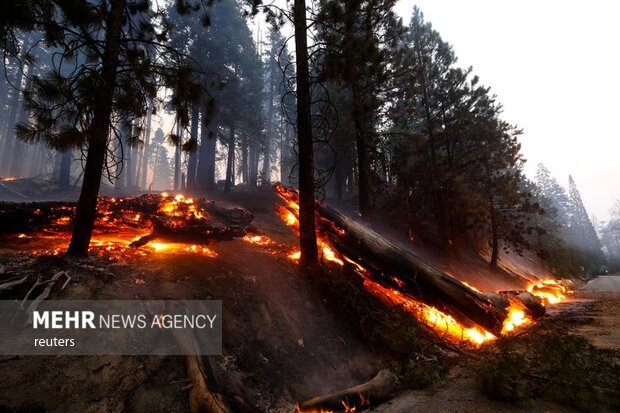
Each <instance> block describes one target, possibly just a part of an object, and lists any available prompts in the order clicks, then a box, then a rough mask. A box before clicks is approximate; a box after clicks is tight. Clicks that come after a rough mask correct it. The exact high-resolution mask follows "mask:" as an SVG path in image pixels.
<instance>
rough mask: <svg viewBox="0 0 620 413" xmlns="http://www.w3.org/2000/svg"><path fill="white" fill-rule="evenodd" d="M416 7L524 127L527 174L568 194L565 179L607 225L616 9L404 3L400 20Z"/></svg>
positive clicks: (618, 166)
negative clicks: (545, 178)
mask: <svg viewBox="0 0 620 413" xmlns="http://www.w3.org/2000/svg"><path fill="white" fill-rule="evenodd" d="M414 5H417V6H418V7H420V9H421V10H422V12H423V13H424V15H425V18H426V20H428V21H430V22H432V24H433V27H434V28H435V29H436V30H438V31H439V32H440V33H441V34H442V37H443V38H444V39H445V40H446V41H448V42H449V43H451V44H452V46H453V47H454V50H455V52H456V54H457V56H458V58H459V62H460V65H461V66H470V65H471V66H473V67H474V71H475V73H476V74H478V75H479V76H480V79H481V82H482V83H483V84H485V85H488V86H491V88H492V89H491V91H492V92H493V93H495V94H497V95H498V98H499V101H500V102H502V104H503V106H504V116H503V117H504V118H505V119H506V120H508V121H509V122H513V123H515V124H517V125H518V126H519V127H520V128H522V129H523V130H524V134H523V135H522V136H521V138H520V141H521V143H522V153H523V155H524V157H525V158H526V159H527V160H528V162H527V163H526V167H525V172H526V174H527V175H528V176H529V177H530V178H533V177H534V173H535V171H536V167H537V165H538V163H543V164H545V166H546V167H547V168H548V169H549V170H550V171H551V173H552V174H553V175H555V176H556V177H557V178H558V180H559V182H560V183H561V184H562V185H563V186H565V187H566V186H567V184H568V175H569V174H571V175H572V176H573V178H574V179H575V181H576V182H577V184H578V185H579V188H580V189H581V192H582V196H583V199H584V202H585V204H586V207H587V208H588V211H589V212H590V214H591V215H595V216H596V217H597V218H598V219H600V220H605V219H608V218H609V215H610V209H611V208H612V206H613V204H614V202H615V200H617V199H618V198H620V185H618V184H617V177H618V176H620V162H619V161H618V154H619V153H620V136H619V135H620V131H618V129H617V127H615V125H614V124H613V122H614V121H615V119H616V118H617V116H618V113H619V111H620V107H619V105H618V101H617V96H618V95H620V79H619V78H618V77H617V76H615V75H614V72H616V71H617V70H618V68H619V66H620V52H619V49H618V39H620V26H619V25H618V24H617V16H618V15H620V3H618V2H613V1H606V0H594V1H590V2H587V4H586V3H583V2H577V1H560V0H547V1H542V2H541V1H535V0H522V1H502V2H498V1H492V0H470V1H466V2H464V1H459V0H401V1H400V2H399V3H398V4H397V6H396V11H397V12H398V14H399V15H400V16H402V17H403V21H404V22H405V23H407V22H408V21H409V18H410V16H411V11H412V9H413V6H414Z"/></svg>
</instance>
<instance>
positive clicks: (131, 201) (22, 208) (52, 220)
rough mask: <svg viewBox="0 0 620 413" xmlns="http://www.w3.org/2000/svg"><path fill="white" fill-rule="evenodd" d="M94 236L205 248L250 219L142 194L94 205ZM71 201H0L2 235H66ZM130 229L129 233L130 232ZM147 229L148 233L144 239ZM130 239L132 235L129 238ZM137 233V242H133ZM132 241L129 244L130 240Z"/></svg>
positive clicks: (234, 211)
mask: <svg viewBox="0 0 620 413" xmlns="http://www.w3.org/2000/svg"><path fill="white" fill-rule="evenodd" d="M97 213H98V217H97V221H96V222H95V235H100V234H122V235H123V237H121V238H126V237H127V236H128V235H129V236H131V238H129V239H128V240H127V242H126V243H124V244H123V247H126V246H127V245H129V246H131V247H135V248H137V247H141V246H143V245H146V244H148V243H149V242H150V241H153V240H155V239H161V240H164V241H168V242H177V243H185V244H191V245H201V244H202V245H204V244H208V243H209V242H210V241H213V240H217V241H221V240H230V239H232V238H241V237H243V236H245V235H246V234H247V230H248V229H249V226H250V224H251V222H252V220H253V219H254V217H253V215H252V214H251V213H250V212H249V211H247V210H245V209H243V208H238V207H229V206H227V205H223V204H221V203H216V202H214V201H208V200H205V199H196V200H194V199H191V198H185V197H183V196H182V195H177V196H176V197H172V196H168V195H155V194H149V195H142V196H139V197H135V198H118V199H117V198H100V199H99V201H98V205H97ZM74 215H75V203H70V202H44V203H24V204H16V203H7V202H3V203H0V236H14V235H17V234H19V238H21V237H23V238H24V240H25V239H27V235H26V234H30V233H34V232H38V233H39V234H41V235H48V236H50V235H51V236H54V235H61V234H63V235H64V236H68V233H69V232H70V230H71V225H72V221H73V216H74ZM128 230H130V231H128ZM145 231H149V233H148V234H147V235H144V232H145ZM132 235H133V236H132ZM136 235H138V239H135V237H136ZM132 238H134V241H133V242H131V239H132Z"/></svg>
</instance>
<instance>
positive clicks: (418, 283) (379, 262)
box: [276, 185, 544, 335]
mask: <svg viewBox="0 0 620 413" xmlns="http://www.w3.org/2000/svg"><path fill="white" fill-rule="evenodd" d="M276 189H277V190H278V191H279V192H280V193H283V194H284V195H285V197H286V198H287V199H293V200H294V201H295V202H296V201H297V199H298V198H297V193H296V192H295V191H293V190H290V189H288V188H285V187H283V186H281V185H278V186H277V187H276ZM316 222H317V227H318V230H319V232H320V233H321V234H322V236H323V237H325V239H326V240H327V241H328V242H329V243H330V244H331V245H332V246H333V247H334V248H335V249H336V250H337V251H338V252H339V253H340V254H342V255H344V256H345V257H347V258H349V259H350V260H352V261H353V262H355V263H358V264H360V265H361V266H362V267H363V268H364V270H365V274H364V275H365V276H367V277H368V278H369V279H371V280H372V281H374V282H376V283H378V284H380V285H382V286H383V287H386V288H393V289H396V290H398V291H400V292H401V293H402V294H404V295H405V296H409V297H411V298H413V299H415V300H418V301H421V302H423V303H425V304H427V305H430V306H433V307H435V308H437V309H439V310H441V311H443V312H444V313H447V314H449V315H451V316H452V317H454V318H455V319H456V320H457V321H459V322H460V323H462V324H463V325H465V326H470V327H473V326H474V325H476V324H477V325H480V326H482V327H483V328H485V329H486V330H488V331H489V332H491V333H493V334H495V335H500V334H501V332H502V329H503V324H504V320H506V317H507V315H508V307H509V305H510V300H508V296H504V297H501V298H502V299H501V300H500V299H493V300H492V299H491V298H489V297H488V296H486V295H485V294H483V293H481V292H478V291H476V290H474V289H472V288H470V287H469V286H467V285H465V284H463V283H462V282H460V281H459V280H457V279H456V278H454V277H452V276H450V275H448V274H446V273H445V272H443V271H441V270H440V269H438V268H436V267H434V266H432V265H430V264H428V263H426V262H425V261H424V260H423V259H422V258H420V257H419V256H417V255H416V254H415V253H413V252H412V251H410V250H409V249H408V248H406V247H401V246H399V245H397V244H395V243H392V242H390V241H388V240H387V239H385V238H384V237H382V236H381V235H380V234H378V233H377V232H375V231H373V230H372V229H370V228H368V227H366V226H364V225H362V224H360V223H359V222H356V221H354V220H352V219H351V218H348V217H346V216H344V215H343V214H341V213H339V212H337V211H335V210H334V209H332V208H330V207H327V206H325V205H322V204H320V203H317V204H316ZM494 298H497V297H494ZM511 299H513V300H519V301H522V300H524V301H527V302H528V305H525V303H523V307H524V308H525V310H526V312H527V313H528V316H530V317H531V318H538V317H539V316H540V315H541V314H544V307H543V306H542V304H541V303H540V301H538V300H537V298H535V297H531V296H530V295H529V294H528V293H525V292H521V293H519V294H515V295H514V296H513V297H511Z"/></svg>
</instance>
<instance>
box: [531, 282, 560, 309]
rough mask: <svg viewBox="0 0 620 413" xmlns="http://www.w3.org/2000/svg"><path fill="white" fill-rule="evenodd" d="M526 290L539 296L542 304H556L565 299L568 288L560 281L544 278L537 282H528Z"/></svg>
mask: <svg viewBox="0 0 620 413" xmlns="http://www.w3.org/2000/svg"><path fill="white" fill-rule="evenodd" d="M527 291H528V292H529V293H530V294H532V295H535V296H537V297H540V299H541V300H542V301H543V304H545V305H546V304H558V303H561V302H562V301H564V300H566V298H567V295H568V294H569V290H568V288H567V287H566V286H565V285H563V284H562V282H561V281H557V280H553V279H550V278H548V279H545V280H542V281H539V282H537V283H533V284H530V285H529V286H528V287H527Z"/></svg>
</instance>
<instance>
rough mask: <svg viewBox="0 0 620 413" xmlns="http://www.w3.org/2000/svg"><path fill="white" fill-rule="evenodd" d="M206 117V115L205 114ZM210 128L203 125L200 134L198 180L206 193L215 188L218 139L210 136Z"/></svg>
mask: <svg viewBox="0 0 620 413" xmlns="http://www.w3.org/2000/svg"><path fill="white" fill-rule="evenodd" d="M203 116H204V114H203ZM209 135H210V134H209V128H208V127H207V125H205V124H203V125H202V128H201V132H200V153H199V157H198V171H199V172H198V174H197V177H196V180H197V182H198V185H200V187H201V189H202V190H204V191H211V190H213V189H214V188H215V155H216V147H217V138H216V137H215V136H209Z"/></svg>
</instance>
